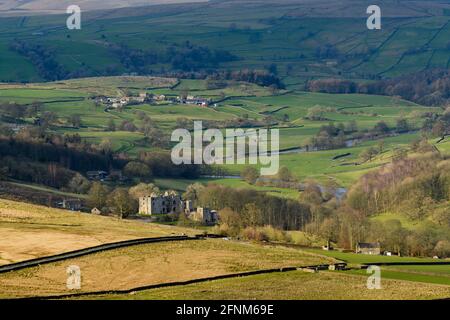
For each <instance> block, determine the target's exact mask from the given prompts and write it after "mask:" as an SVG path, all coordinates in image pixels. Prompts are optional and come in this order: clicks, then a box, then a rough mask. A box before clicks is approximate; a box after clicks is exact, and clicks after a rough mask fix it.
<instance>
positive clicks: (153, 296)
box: [84, 271, 450, 300]
mask: <svg viewBox="0 0 450 320" xmlns="http://www.w3.org/2000/svg"><path fill="white" fill-rule="evenodd" d="M366 282H367V276H364V277H363V276H358V275H351V274H343V273H337V272H319V273H315V274H311V273H306V272H302V271H292V272H285V273H277V274H269V275H256V276H250V277H243V278H235V279H225V280H216V281H209V282H205V283H199V284H191V285H185V286H175V287H170V288H161V289H153V290H146V291H138V292H133V293H132V294H118V295H113V294H111V295H100V296H89V297H84V299H111V300H114V299H121V300H123V299H125V300H126V299H130V300H161V299H163V300H179V299H180V300H181V299H182V300H186V299H188V300H235V299H237V300H241V299H242V300H253V299H262V300H271V299H276V300H278V299H283V300H284V299H285V300H296V299H298V300H408V299H418V300H421V299H443V298H448V297H449V296H450V287H449V286H443V285H433V284H424V283H416V282H410V281H398V280H388V279H382V282H381V286H382V288H381V289H380V290H369V289H367V286H366Z"/></svg>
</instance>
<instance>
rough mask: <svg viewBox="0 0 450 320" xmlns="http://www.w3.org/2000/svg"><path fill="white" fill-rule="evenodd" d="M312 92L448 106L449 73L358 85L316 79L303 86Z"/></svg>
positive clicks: (426, 73) (436, 71)
mask: <svg viewBox="0 0 450 320" xmlns="http://www.w3.org/2000/svg"><path fill="white" fill-rule="evenodd" d="M306 88H307V89H308V90H310V91H312V92H323V93H334V94H336V93H339V94H341V93H362V94H376V95H387V96H397V97H401V98H402V99H406V100H410V101H414V102H416V103H419V104H423V105H427V106H443V105H446V104H449V103H450V70H448V69H427V70H423V71H420V72H416V73H412V74H408V75H403V76H400V77H396V78H392V79H383V80H379V81H374V82H364V83H357V82H354V81H349V80H343V79H319V80H312V81H309V82H308V83H307V84H306Z"/></svg>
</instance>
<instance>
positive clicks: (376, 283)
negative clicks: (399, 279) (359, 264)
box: [366, 266, 381, 290]
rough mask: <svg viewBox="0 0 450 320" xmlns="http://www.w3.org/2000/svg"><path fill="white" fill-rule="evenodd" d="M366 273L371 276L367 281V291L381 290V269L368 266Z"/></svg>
mask: <svg viewBox="0 0 450 320" xmlns="http://www.w3.org/2000/svg"><path fill="white" fill-rule="evenodd" d="M366 272H367V274H371V276H369V278H368V279H367V289H369V290H374V289H377V290H379V289H381V268H380V267H379V266H369V267H368V268H367V270H366Z"/></svg>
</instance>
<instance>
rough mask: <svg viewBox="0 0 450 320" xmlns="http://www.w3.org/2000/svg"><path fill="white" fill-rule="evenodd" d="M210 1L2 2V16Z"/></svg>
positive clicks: (96, 0) (43, 0) (5, 0)
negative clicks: (68, 9)
mask: <svg viewBox="0 0 450 320" xmlns="http://www.w3.org/2000/svg"><path fill="white" fill-rule="evenodd" d="M206 1H208V0H108V1H102V0H75V1H73V0H2V1H0V14H13V15H19V14H20V15H23V14H26V15H29V14H46V13H65V11H66V8H67V7H68V6H70V5H73V4H75V5H79V6H80V7H81V8H82V10H85V11H92V10H105V9H117V8H127V7H138V6H150V5H157V4H174V3H188V2H206Z"/></svg>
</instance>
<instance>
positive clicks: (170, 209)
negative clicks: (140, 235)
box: [139, 191, 184, 215]
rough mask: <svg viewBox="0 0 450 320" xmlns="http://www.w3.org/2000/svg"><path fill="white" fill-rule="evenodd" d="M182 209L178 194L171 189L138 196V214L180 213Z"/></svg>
mask: <svg viewBox="0 0 450 320" xmlns="http://www.w3.org/2000/svg"><path fill="white" fill-rule="evenodd" d="M183 210H184V205H183V201H182V200H181V197H180V195H179V194H177V193H176V192H173V191H171V192H166V193H164V194H163V195H157V194H152V195H151V196H146V197H141V198H139V214H142V215H153V214H168V213H182V212H183Z"/></svg>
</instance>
